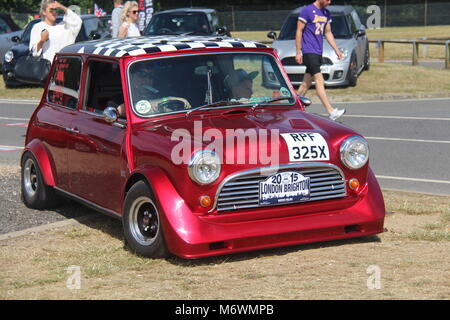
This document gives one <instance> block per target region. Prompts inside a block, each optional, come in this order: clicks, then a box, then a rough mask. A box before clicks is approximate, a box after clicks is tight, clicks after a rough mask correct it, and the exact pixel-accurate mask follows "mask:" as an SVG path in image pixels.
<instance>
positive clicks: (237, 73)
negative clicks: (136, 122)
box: [129, 53, 295, 118]
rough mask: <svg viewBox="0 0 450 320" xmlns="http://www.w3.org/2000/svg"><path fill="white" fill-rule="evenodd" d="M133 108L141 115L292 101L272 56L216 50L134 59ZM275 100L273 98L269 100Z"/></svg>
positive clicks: (132, 73)
mask: <svg viewBox="0 0 450 320" xmlns="http://www.w3.org/2000/svg"><path fill="white" fill-rule="evenodd" d="M129 83H130V93H131V104H132V108H133V111H134V113H135V114H136V115H138V116H140V117H144V118H145V117H150V116H153V115H155V114H164V113H173V112H189V110H193V109H195V108H199V107H207V106H208V105H210V106H211V108H212V107H226V106H228V105H246V106H264V104H265V103H266V104H270V103H271V100H276V103H277V104H291V103H294V102H295V99H294V97H295V94H294V93H293V92H291V91H290V89H289V86H288V85H287V84H286V82H285V79H284V78H283V76H282V73H281V71H280V69H279V67H278V65H277V63H276V61H275V59H274V57H273V56H271V55H268V54H263V53H261V54H260V53H221V54H219V53H217V54H202V55H196V56H187V55H186V56H182V57H180V56H178V57H173V58H165V59H158V60H157V59H152V60H143V61H138V62H134V63H132V64H131V66H130V67H129ZM272 102H273V103H275V101H272Z"/></svg>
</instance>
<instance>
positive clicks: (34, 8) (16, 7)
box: [0, 0, 114, 14]
mask: <svg viewBox="0 0 450 320" xmlns="http://www.w3.org/2000/svg"><path fill="white" fill-rule="evenodd" d="M59 2H60V3H61V4H63V5H65V6H70V5H77V6H79V7H80V8H81V12H82V13H86V12H87V9H88V8H89V9H91V12H92V13H93V12H94V3H96V4H97V5H98V6H99V7H101V8H102V9H103V10H105V11H106V12H107V13H109V14H110V13H111V11H112V9H113V8H114V5H113V1H112V0H60V1H59ZM40 5H41V0H0V12H2V13H9V14H11V13H32V14H33V13H39V7H40Z"/></svg>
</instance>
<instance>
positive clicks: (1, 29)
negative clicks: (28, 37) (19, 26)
mask: <svg viewBox="0 0 450 320" xmlns="http://www.w3.org/2000/svg"><path fill="white" fill-rule="evenodd" d="M9 32H11V28H10V27H9V26H8V24H7V23H6V22H5V21H4V20H3V19H2V18H0V34H2V33H9Z"/></svg>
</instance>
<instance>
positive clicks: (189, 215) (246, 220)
mask: <svg viewBox="0 0 450 320" xmlns="http://www.w3.org/2000/svg"><path fill="white" fill-rule="evenodd" d="M156 190H157V192H155V195H156V197H157V200H158V203H159V206H160V208H161V211H162V212H163V213H164V214H163V215H162V219H161V221H162V225H163V229H164V235H165V240H166V243H167V246H168V249H169V250H170V251H171V252H172V253H173V254H175V255H177V256H179V257H182V258H187V259H192V258H201V257H207V256H214V255H223V254H230V253H236V252H243V251H249V250H257V249H265V248H273V247H280V246H290V245H295V244H302V243H311V242H321V241H329V240H337V239H346V238H354V237H362V236H368V235H373V234H377V233H381V232H383V224H384V217H385V207H384V201H383V196H382V194H381V190H380V187H379V185H378V182H377V180H376V178H375V176H374V175H373V173H372V171H369V177H368V182H367V184H366V185H365V187H364V188H363V190H362V191H361V192H360V193H359V194H358V195H349V196H347V197H346V198H343V199H337V200H324V201H318V202H315V203H304V204H299V205H288V206H280V207H268V208H258V209H252V210H248V211H245V210H242V211H239V212H234V213H229V214H217V215H207V216H199V215H196V214H195V213H194V212H192V211H191V210H190V209H189V207H188V206H187V205H186V203H185V202H184V200H183V199H182V198H181V197H180V196H179V195H178V194H177V193H176V191H175V189H174V188H173V186H172V185H171V184H170V185H168V184H164V187H162V188H159V187H158V188H157V189H156ZM305 212H307V213H305ZM258 216H259V217H260V218H259V219H258V218H257V217H258ZM265 216H266V217H267V216H271V217H270V218H261V217H265Z"/></svg>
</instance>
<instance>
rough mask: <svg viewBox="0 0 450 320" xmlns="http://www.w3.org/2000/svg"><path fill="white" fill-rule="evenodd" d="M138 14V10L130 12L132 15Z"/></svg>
mask: <svg viewBox="0 0 450 320" xmlns="http://www.w3.org/2000/svg"><path fill="white" fill-rule="evenodd" d="M138 12H139V10H133V11H131V13H132V14H137V13H138Z"/></svg>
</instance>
